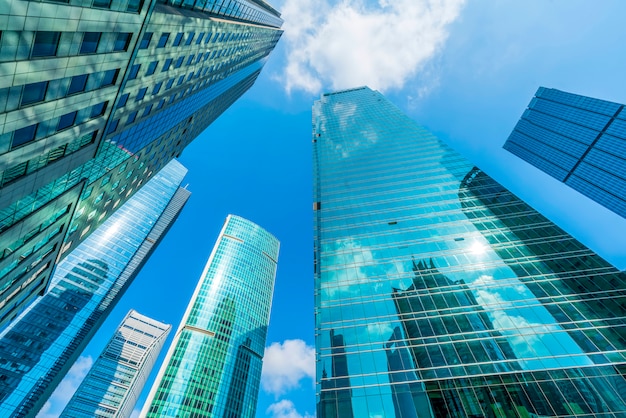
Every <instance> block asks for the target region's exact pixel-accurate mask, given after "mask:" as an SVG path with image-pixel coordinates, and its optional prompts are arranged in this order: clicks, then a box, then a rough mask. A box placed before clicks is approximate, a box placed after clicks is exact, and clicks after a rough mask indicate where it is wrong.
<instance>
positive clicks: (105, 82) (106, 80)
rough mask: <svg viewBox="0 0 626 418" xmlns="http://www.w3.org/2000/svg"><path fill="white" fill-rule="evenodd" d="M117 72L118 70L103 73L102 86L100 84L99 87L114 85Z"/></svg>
mask: <svg viewBox="0 0 626 418" xmlns="http://www.w3.org/2000/svg"><path fill="white" fill-rule="evenodd" d="M119 72H120V70H119V69H115V70H108V71H106V72H105V73H104V77H102V84H100V87H106V86H112V85H113V84H115V82H116V81H117V75H118V74H119Z"/></svg>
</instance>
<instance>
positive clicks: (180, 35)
mask: <svg viewBox="0 0 626 418" xmlns="http://www.w3.org/2000/svg"><path fill="white" fill-rule="evenodd" d="M182 40H183V33H182V32H178V33H177V34H176V38H174V43H173V44H172V46H178V45H180V42H181V41H182Z"/></svg>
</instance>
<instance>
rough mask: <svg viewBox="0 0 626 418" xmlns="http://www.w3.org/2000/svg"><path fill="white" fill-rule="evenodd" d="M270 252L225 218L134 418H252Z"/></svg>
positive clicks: (270, 281)
mask: <svg viewBox="0 0 626 418" xmlns="http://www.w3.org/2000/svg"><path fill="white" fill-rule="evenodd" d="M278 248H279V243H278V240H276V238H274V237H273V236H272V235H271V234H269V233H268V232H267V231H265V230H263V229H262V228H261V227H259V226H258V225H255V224H253V223H252V222H250V221H247V220H245V219H243V218H240V217H237V216H233V215H229V216H228V217H227V218H226V222H225V223H224V227H223V228H222V231H221V233H220V236H219V237H218V240H217V243H216V244H215V246H214V247H213V252H212V253H211V256H210V257H209V260H208V262H207V265H206V267H205V268H204V272H203V273H202V276H201V279H200V281H199V282H198V286H197V287H196V290H195V292H194V295H193V296H192V298H191V301H190V302H189V305H188V307H187V311H186V312H185V315H184V316H183V320H182V322H181V324H180V326H179V328H178V331H177V333H176V336H175V337H174V341H173V342H172V345H171V346H170V348H169V350H168V353H167V357H166V359H165V361H164V362H163V365H162V366H161V370H160V371H159V375H158V376H157V379H156V381H155V383H154V385H153V386H152V389H151V391H150V394H149V395H148V400H147V401H146V404H145V405H144V407H143V410H142V412H141V416H146V417H183V416H184V417H190V418H193V417H213V416H214V417H224V418H240V417H249V418H252V417H254V416H255V411H256V404H257V398H258V394H259V382H260V380H261V366H262V361H263V353H264V351H265V337H266V335H267V326H268V323H269V316H270V308H271V304H272V294H273V292H274V278H275V276H276V260H277V259H278Z"/></svg>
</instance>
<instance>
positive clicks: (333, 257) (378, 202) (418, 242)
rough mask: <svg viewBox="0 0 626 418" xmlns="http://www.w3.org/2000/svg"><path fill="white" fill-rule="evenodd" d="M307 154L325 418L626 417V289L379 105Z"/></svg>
mask: <svg viewBox="0 0 626 418" xmlns="http://www.w3.org/2000/svg"><path fill="white" fill-rule="evenodd" d="M312 141H313V156H314V207H313V209H314V228H315V231H314V254H315V259H314V269H315V318H316V362H317V416H318V417H320V418H325V417H342V418H344V417H364V416H370V417H374V416H377V417H403V418H406V417H411V418H413V417H476V418H477V417H545V416H555V417H556V416H559V417H564V416H572V417H573V416H577V417H583V416H584V417H591V416H593V417H625V416H626V380H625V376H626V274H624V273H622V272H619V271H617V270H616V269H615V268H613V267H612V266H611V265H610V264H608V263H607V262H606V261H604V260H603V259H601V258H600V257H599V256H597V255H596V254H594V253H593V252H592V251H590V250H589V249H588V248H586V247H584V246H583V245H582V244H580V243H579V242H578V241H576V240H575V239H574V238H572V237H571V236H570V235H568V234H567V233H565V232H564V231H563V230H561V229H560V228H558V227H557V226H556V225H554V224H553V223H551V222H550V221H548V220H547V219H546V218H545V217H543V216H541V215H540V214H539V213H537V212H536V211H535V210H533V209H532V208H531V207H529V206H528V205H527V204H525V203H524V202H522V201H521V200H520V199H518V198H517V197H516V196H514V195H513V194H512V193H510V192H509V191H508V190H506V189H505V188H504V187H502V186H501V185H500V184H498V183H497V182H496V181H494V180H493V179H491V178H490V177H489V176H487V175H486V174H485V173H484V172H482V171H481V170H480V169H478V168H477V167H474V166H473V165H472V164H471V163H469V162H468V161H467V160H466V159H465V158H463V157H462V156H460V155H459V154H457V153H456V152H455V151H453V150H452V149H450V148H449V147H447V146H446V145H445V144H443V143H442V142H440V141H439V140H438V139H437V138H436V137H434V136H433V135H432V134H431V133H429V132H428V131H426V130H425V129H423V128H422V127H420V126H418V125H417V124H416V123H415V122H413V121H412V120H410V119H409V118H408V117H407V116H405V115H404V114H402V112H401V111H400V110H399V109H398V108H396V107H395V106H394V105H392V104H391V103H390V102H389V101H387V100H386V99H385V98H384V97H383V96H382V95H381V94H380V93H378V92H375V91H372V90H370V89H368V88H366V87H364V88H358V89H352V90H345V91H340V92H336V93H332V94H325V95H323V96H322V97H321V99H320V100H319V101H317V102H316V103H315V104H314V106H313V135H312Z"/></svg>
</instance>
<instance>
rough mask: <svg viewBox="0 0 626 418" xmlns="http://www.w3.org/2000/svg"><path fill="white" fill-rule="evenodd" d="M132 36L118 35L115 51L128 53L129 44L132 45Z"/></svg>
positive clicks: (127, 34)
mask: <svg viewBox="0 0 626 418" xmlns="http://www.w3.org/2000/svg"><path fill="white" fill-rule="evenodd" d="M132 36H133V34H132V33H127V32H123V33H118V34H117V39H116V40H115V44H114V45H113V51H126V50H127V49H128V44H130V38H131V37H132Z"/></svg>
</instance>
